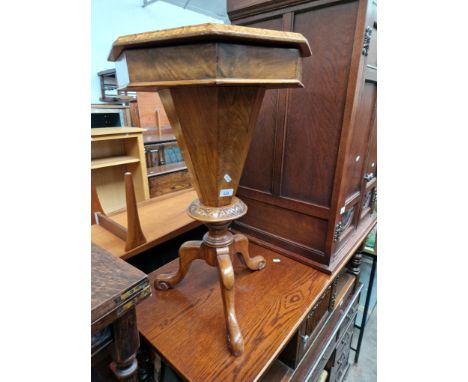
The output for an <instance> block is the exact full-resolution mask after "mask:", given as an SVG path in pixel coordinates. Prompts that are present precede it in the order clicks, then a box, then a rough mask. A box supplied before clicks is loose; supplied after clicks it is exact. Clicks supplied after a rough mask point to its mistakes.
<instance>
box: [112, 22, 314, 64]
mask: <svg viewBox="0 0 468 382" xmlns="http://www.w3.org/2000/svg"><path fill="white" fill-rule="evenodd" d="M207 41H211V42H234V43H247V44H254V45H273V46H283V47H285V48H287V47H289V48H296V49H299V51H300V52H301V56H302V57H308V56H310V55H311V54H312V53H311V50H310V46H309V43H308V42H307V40H306V39H305V38H304V36H302V35H301V34H300V33H294V32H283V31H275V30H268V29H260V28H249V27H242V26H237V25H225V24H214V23H207V24H198V25H190V26H185V27H179V28H172V29H164V30H157V31H153V32H144V33H137V34H131V35H126V36H121V37H119V38H118V39H117V40H115V42H114V43H113V44H112V49H111V51H110V53H109V57H108V60H109V61H116V60H117V59H118V58H119V56H120V54H121V53H122V51H123V50H125V49H134V48H142V47H155V46H166V45H171V44H182V43H184V44H185V43H199V42H207Z"/></svg>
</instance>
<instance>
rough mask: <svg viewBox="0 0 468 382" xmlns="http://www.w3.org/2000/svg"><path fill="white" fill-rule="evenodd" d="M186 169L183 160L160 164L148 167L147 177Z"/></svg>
mask: <svg viewBox="0 0 468 382" xmlns="http://www.w3.org/2000/svg"><path fill="white" fill-rule="evenodd" d="M182 170H187V166H186V164H185V162H177V163H169V164H162V165H159V166H155V167H150V168H148V177H153V176H158V175H163V174H169V173H171V172H176V171H182Z"/></svg>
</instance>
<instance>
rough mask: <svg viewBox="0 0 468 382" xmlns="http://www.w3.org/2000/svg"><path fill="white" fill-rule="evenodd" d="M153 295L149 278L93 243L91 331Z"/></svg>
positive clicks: (96, 329)
mask: <svg viewBox="0 0 468 382" xmlns="http://www.w3.org/2000/svg"><path fill="white" fill-rule="evenodd" d="M150 294H151V288H150V285H149V280H148V277H147V276H146V275H145V274H144V273H143V272H141V271H140V270H138V269H136V268H135V267H133V266H131V265H130V264H127V263H126V262H125V261H123V260H121V259H119V258H117V257H115V256H113V255H112V254H110V253H109V252H107V251H105V250H104V249H102V248H101V247H99V246H97V245H95V244H94V243H91V328H92V332H93V333H94V332H96V331H98V330H100V329H102V328H104V327H105V326H107V325H109V324H110V323H112V322H114V321H115V320H116V319H118V318H119V317H121V316H123V315H124V314H125V313H126V312H127V311H128V310H130V309H131V308H133V307H134V306H135V305H136V304H137V303H138V302H139V301H141V300H142V299H144V298H146V297H148V296H149V295H150Z"/></svg>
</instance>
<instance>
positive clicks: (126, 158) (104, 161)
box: [91, 155, 140, 170]
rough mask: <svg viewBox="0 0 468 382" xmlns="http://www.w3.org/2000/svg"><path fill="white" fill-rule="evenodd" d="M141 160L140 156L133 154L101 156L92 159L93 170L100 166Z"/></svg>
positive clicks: (118, 164)
mask: <svg viewBox="0 0 468 382" xmlns="http://www.w3.org/2000/svg"><path fill="white" fill-rule="evenodd" d="M139 161H140V158H138V157H133V156H131V155H119V156H116V157H109V158H99V159H92V160H91V170H96V169H98V168H104V167H112V166H120V165H122V164H128V163H137V162H139Z"/></svg>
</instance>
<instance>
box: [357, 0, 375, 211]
mask: <svg viewBox="0 0 468 382" xmlns="http://www.w3.org/2000/svg"><path fill="white" fill-rule="evenodd" d="M365 33H366V34H365V37H364V46H363V51H362V54H363V55H364V56H365V59H364V71H363V74H364V75H363V77H364V78H363V81H364V87H363V96H364V97H372V98H373V103H374V107H373V115H372V118H371V120H370V132H369V141H368V150H367V155H366V158H365V166H364V173H363V177H362V178H363V179H362V184H361V195H363V196H362V198H361V211H360V214H359V218H360V220H362V219H364V218H365V217H366V216H367V215H368V214H369V213H371V212H372V211H373V210H374V204H375V202H376V197H377V2H376V1H375V0H371V1H370V2H369V6H368V12H367V20H366V32H365Z"/></svg>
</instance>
